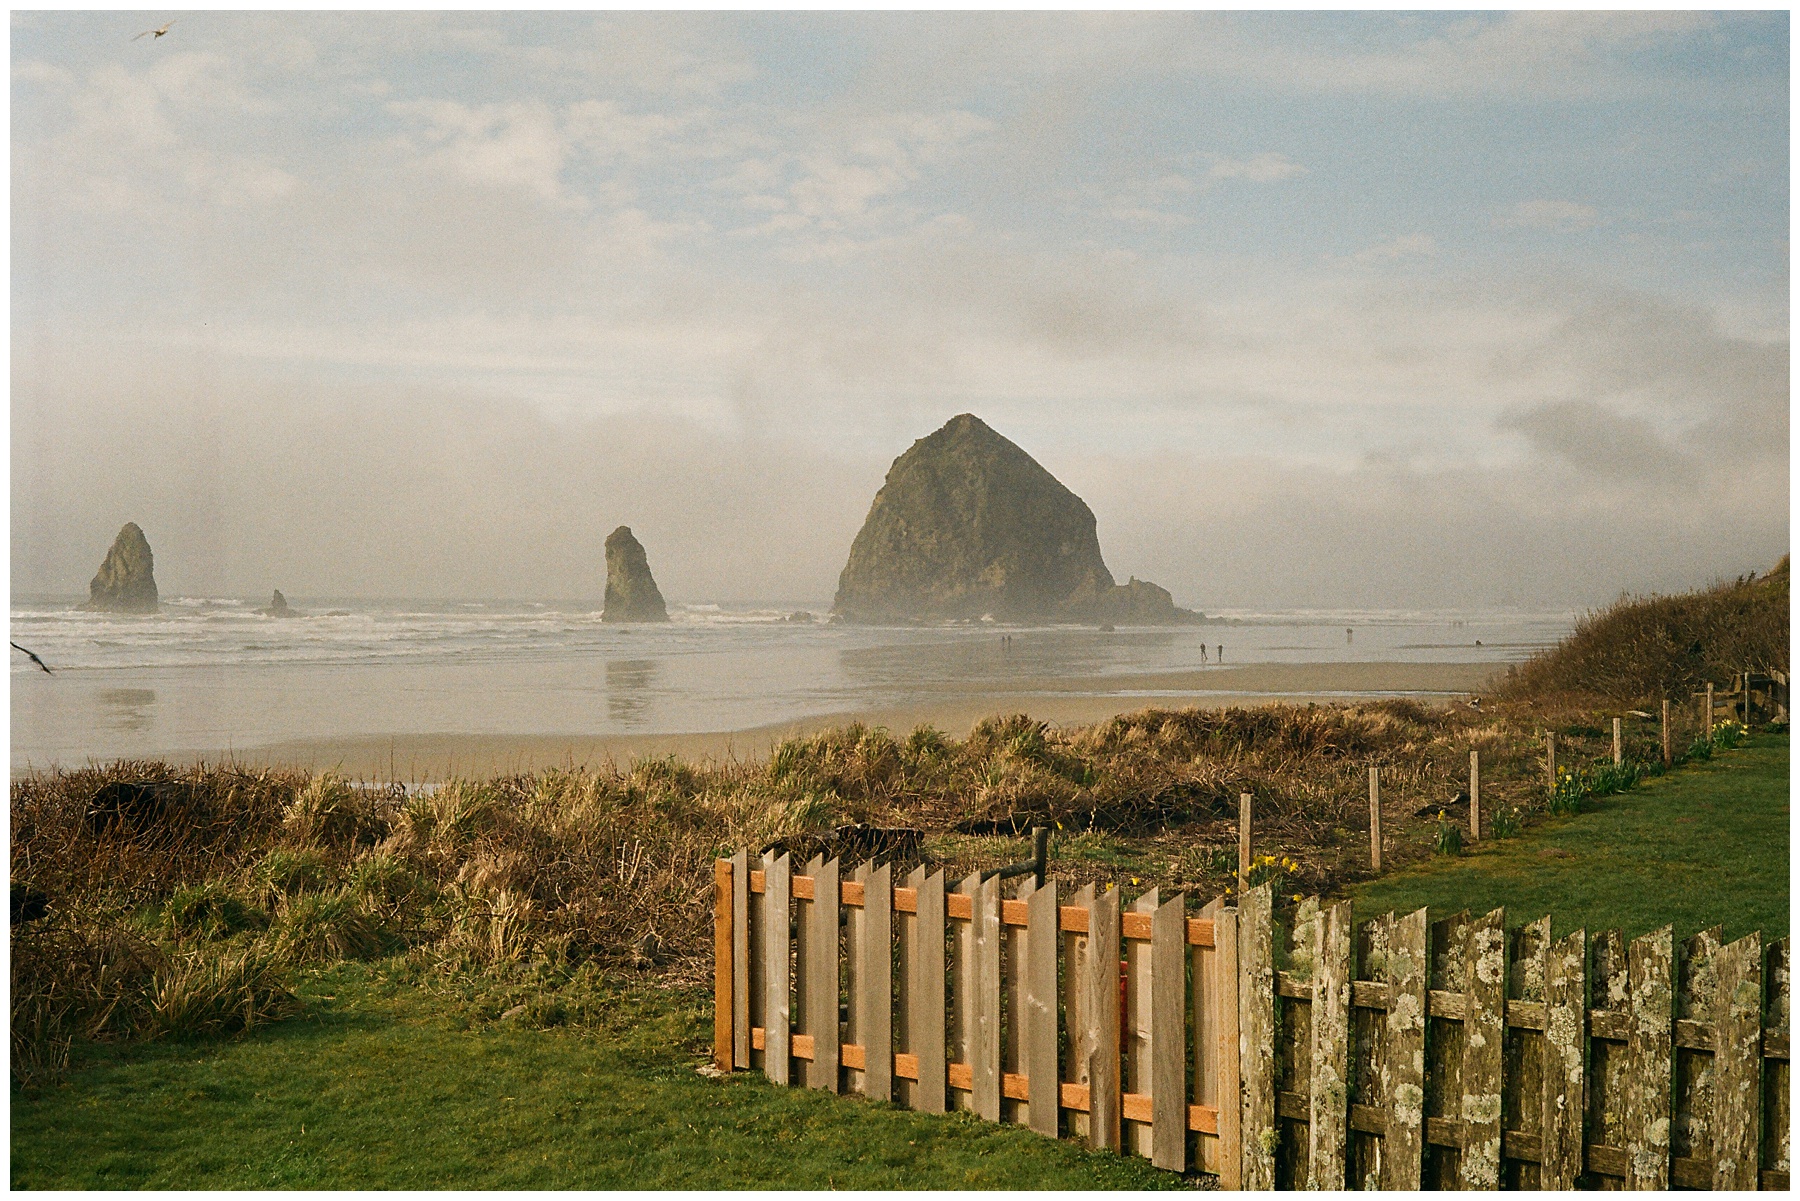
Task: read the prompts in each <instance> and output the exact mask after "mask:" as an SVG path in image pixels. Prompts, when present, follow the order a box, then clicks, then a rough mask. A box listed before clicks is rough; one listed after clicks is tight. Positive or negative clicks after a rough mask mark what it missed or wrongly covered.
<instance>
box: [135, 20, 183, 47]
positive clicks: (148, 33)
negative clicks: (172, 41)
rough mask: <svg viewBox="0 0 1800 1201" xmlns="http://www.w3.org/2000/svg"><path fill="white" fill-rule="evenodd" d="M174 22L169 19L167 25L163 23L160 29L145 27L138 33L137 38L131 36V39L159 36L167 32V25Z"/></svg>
mask: <svg viewBox="0 0 1800 1201" xmlns="http://www.w3.org/2000/svg"><path fill="white" fill-rule="evenodd" d="M174 24H175V22H174V21H170V22H169V24H168V25H164V26H163V27H162V28H161V29H146V30H144V32H142V33H140V34H138V35H137V38H132V39H131V40H132V41H134V42H135V41H137V40H138V38H159V37H161V36H162V35H163V34H165V33H167V32H169V27H170V26H172V25H174Z"/></svg>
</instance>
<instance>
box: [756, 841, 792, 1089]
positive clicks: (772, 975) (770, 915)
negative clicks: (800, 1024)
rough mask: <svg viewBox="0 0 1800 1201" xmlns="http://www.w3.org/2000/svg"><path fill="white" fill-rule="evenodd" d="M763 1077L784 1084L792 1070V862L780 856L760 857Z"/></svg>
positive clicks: (784, 856)
mask: <svg viewBox="0 0 1800 1201" xmlns="http://www.w3.org/2000/svg"><path fill="white" fill-rule="evenodd" d="M763 864H764V867H763V923H762V928H763V955H764V961H763V987H764V988H765V989H766V990H767V993H766V996H765V998H764V1000H763V1074H764V1075H765V1076H767V1077H768V1078H769V1082H770V1083H771V1084H786V1083H787V1082H788V1072H789V1069H790V1068H791V1067H792V1060H791V1058H790V1056H789V1050H788V1048H789V1044H788V1018H789V1017H790V1016H791V1015H792V1013H793V1003H792V1000H791V990H792V987H793V964H792V962H791V960H790V958H789V957H790V955H791V954H792V952H793V932H792V930H791V929H790V928H789V925H788V923H789V922H790V921H791V920H792V916H791V912H790V908H791V906H790V900H789V897H790V892H789V890H790V889H791V888H792V887H793V884H792V881H793V870H794V868H793V861H792V860H791V859H790V858H789V857H788V856H787V855H782V856H781V857H780V858H779V859H777V860H775V862H774V863H773V864H771V863H769V861H768V857H767V856H764V858H763Z"/></svg>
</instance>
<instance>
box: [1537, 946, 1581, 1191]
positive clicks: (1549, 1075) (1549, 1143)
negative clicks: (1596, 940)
mask: <svg viewBox="0 0 1800 1201" xmlns="http://www.w3.org/2000/svg"><path fill="white" fill-rule="evenodd" d="M1587 1009H1588V1004H1587V932H1586V931H1585V930H1577V931H1575V933H1573V934H1571V935H1569V936H1568V937H1567V938H1564V939H1563V940H1562V941H1561V942H1558V943H1557V944H1556V945H1555V946H1554V947H1552V948H1551V950H1550V961H1549V968H1548V972H1547V973H1546V976H1545V979H1544V1044H1545V1048H1546V1053H1545V1057H1544V1116H1543V1120H1542V1127H1541V1129H1542V1138H1543V1151H1542V1159H1541V1161H1540V1163H1539V1168H1540V1171H1539V1178H1538V1179H1539V1183H1540V1185H1541V1186H1542V1187H1544V1188H1547V1189H1557V1190H1563V1191H1566V1190H1568V1189H1572V1188H1574V1187H1575V1181H1576V1178H1577V1177H1579V1176H1580V1175H1581V1172H1582V1167H1583V1164H1584V1160H1585V1154H1586V1148H1585V1145H1584V1142H1583V1134H1582V1128H1583V1121H1584V1119H1585V1117H1586V1116H1587V1097H1586V1067H1587Z"/></svg>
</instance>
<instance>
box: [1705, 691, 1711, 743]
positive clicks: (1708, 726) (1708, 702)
mask: <svg viewBox="0 0 1800 1201" xmlns="http://www.w3.org/2000/svg"><path fill="white" fill-rule="evenodd" d="M1712 732H1713V686H1712V685H1711V684H1708V685H1707V686H1706V736H1707V737H1708V738H1711V737H1712Z"/></svg>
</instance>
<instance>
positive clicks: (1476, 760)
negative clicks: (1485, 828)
mask: <svg viewBox="0 0 1800 1201" xmlns="http://www.w3.org/2000/svg"><path fill="white" fill-rule="evenodd" d="M1469 841H1470V842H1480V841H1481V752H1480V751H1470V752H1469Z"/></svg>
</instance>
